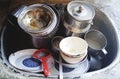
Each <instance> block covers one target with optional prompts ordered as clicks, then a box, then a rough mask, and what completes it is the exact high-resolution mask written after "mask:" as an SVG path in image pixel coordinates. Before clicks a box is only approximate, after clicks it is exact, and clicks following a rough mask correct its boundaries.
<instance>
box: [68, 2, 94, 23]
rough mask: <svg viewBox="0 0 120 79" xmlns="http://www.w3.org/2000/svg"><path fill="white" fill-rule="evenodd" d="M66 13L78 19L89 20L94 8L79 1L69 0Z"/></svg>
mask: <svg viewBox="0 0 120 79" xmlns="http://www.w3.org/2000/svg"><path fill="white" fill-rule="evenodd" d="M67 11H68V13H69V14H70V15H71V16H72V17H73V18H75V19H76V20H78V21H84V20H90V19H93V17H94V16H95V10H94V8H93V7H92V6H91V5H89V4H87V3H84V2H81V1H71V2H70V3H69V4H68V5H67Z"/></svg>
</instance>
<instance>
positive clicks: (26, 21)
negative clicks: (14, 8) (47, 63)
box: [18, 4, 59, 48]
mask: <svg viewBox="0 0 120 79" xmlns="http://www.w3.org/2000/svg"><path fill="white" fill-rule="evenodd" d="M18 24H19V26H20V27H21V28H22V29H23V30H24V31H25V32H27V33H28V34H30V35H31V36H32V39H33V44H34V46H35V47H36V48H43V47H44V48H47V47H48V44H49V43H50V38H51V37H52V36H54V34H55V33H56V31H57V29H58V28H57V26H58V24H59V14H58V13H57V11H56V10H55V9H53V8H52V7H50V6H48V5H45V4H33V5H30V6H27V7H26V8H24V9H23V10H22V11H21V13H20V14H19V16H18Z"/></svg>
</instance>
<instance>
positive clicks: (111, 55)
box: [1, 9, 120, 77]
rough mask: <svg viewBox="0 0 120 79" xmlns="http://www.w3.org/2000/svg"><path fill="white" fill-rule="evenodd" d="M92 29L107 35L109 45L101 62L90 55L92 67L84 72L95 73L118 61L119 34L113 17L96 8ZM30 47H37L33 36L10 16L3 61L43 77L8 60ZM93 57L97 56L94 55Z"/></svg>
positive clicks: (3, 36) (4, 35)
mask: <svg viewBox="0 0 120 79" xmlns="http://www.w3.org/2000/svg"><path fill="white" fill-rule="evenodd" d="M91 29H97V30H99V31H101V32H102V33H103V34H104V35H105V36H106V38H107V46H106V48H105V49H106V50H107V51H108V54H107V55H106V56H104V57H103V58H102V59H101V60H98V61H97V60H96V61H97V62H99V63H97V62H92V61H91V60H90V57H91V56H90V57H88V60H89V61H90V69H89V70H88V72H87V73H84V74H95V73H100V72H101V71H105V70H107V69H110V68H111V67H113V66H114V65H115V64H116V63H117V61H118V57H119V53H120V52H119V40H118V35H117V32H116V29H115V25H114V23H113V22H112V21H111V18H109V17H107V16H106V15H105V14H104V13H103V12H101V11H100V10H98V9H96V15H95V17H94V19H93V25H92V27H91ZM30 48H32V49H33V48H35V47H34V46H33V43H32V37H31V36H30V35H29V34H27V33H26V32H25V31H23V30H22V29H21V28H20V27H19V25H18V24H17V19H16V18H15V17H14V16H12V15H10V16H8V18H7V19H6V21H5V24H4V25H3V28H2V30H1V56H2V60H3V62H4V63H5V64H6V65H7V66H8V68H10V69H11V70H14V71H15V72H18V73H20V74H25V75H28V76H41V77H42V76H44V75H43V73H30V72H25V71H21V70H19V69H17V68H15V67H13V66H12V65H11V64H10V63H9V61H8V57H9V56H10V54H11V53H14V52H16V51H18V50H22V49H30ZM92 57H93V58H97V56H94V55H93V56H92ZM94 65H95V66H96V67H95V66H94ZM98 65H99V66H98ZM97 66H98V67H97ZM13 73H14V72H13ZM70 75H71V76H79V75H80V76H81V75H82V74H79V73H77V74H73V75H72V74H70ZM70 75H69V74H67V75H64V76H66V77H70ZM50 77H58V75H52V76H50Z"/></svg>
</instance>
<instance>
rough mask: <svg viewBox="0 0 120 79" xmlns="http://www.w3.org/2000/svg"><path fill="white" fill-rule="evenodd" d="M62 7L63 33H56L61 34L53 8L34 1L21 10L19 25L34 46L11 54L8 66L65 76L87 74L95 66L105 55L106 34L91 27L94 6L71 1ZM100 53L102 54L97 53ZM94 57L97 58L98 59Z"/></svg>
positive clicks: (57, 14) (57, 16)
mask: <svg viewBox="0 0 120 79" xmlns="http://www.w3.org/2000/svg"><path fill="white" fill-rule="evenodd" d="M65 9H66V11H65V12H64V21H63V27H64V29H65V30H62V31H65V33H64V34H63V35H64V36H62V35H61V36H60V35H59V33H58V32H60V33H62V31H60V30H59V29H60V28H61V27H60V25H59V19H60V16H59V12H57V10H56V9H55V8H54V7H52V6H49V5H45V4H34V5H30V6H28V7H26V8H24V9H23V10H22V11H21V13H20V14H19V16H18V24H19V26H20V27H21V28H22V29H23V30H24V31H25V32H26V33H28V34H29V35H30V36H32V43H33V45H34V47H35V48H36V49H24V50H20V51H17V52H15V53H12V54H11V55H10V56H9V62H10V64H11V65H13V66H14V67H15V68H17V69H19V70H22V71H26V72H32V73H35V72H43V73H42V74H44V76H45V77H48V76H50V75H51V74H52V73H58V72H59V71H60V72H59V73H58V75H61V74H62V76H64V75H63V74H74V73H80V74H81V73H86V72H87V71H88V70H89V68H91V66H92V67H94V66H96V64H95V63H94V61H96V62H97V60H98V61H100V60H101V59H102V58H104V56H106V55H107V53H108V52H107V50H106V49H105V47H106V45H107V39H106V37H105V36H104V34H103V33H102V32H100V31H99V30H96V29H91V27H92V24H93V18H94V16H95V10H94V8H93V7H92V6H91V5H90V4H88V3H85V2H81V1H71V2H70V3H68V4H67V6H66V7H65ZM58 26H59V27H58ZM57 33H58V34H57ZM99 51H102V52H99ZM99 53H102V54H103V55H104V56H99V55H100V54H99ZM93 56H96V57H98V58H97V60H96V58H94V57H93ZM89 63H92V65H90V64H89ZM61 69H62V70H61ZM55 70H56V71H55ZM93 70H94V68H93ZM54 71H55V72H54ZM57 71H58V72H57Z"/></svg>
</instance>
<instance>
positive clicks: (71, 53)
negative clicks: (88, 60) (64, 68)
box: [59, 36, 88, 64]
mask: <svg viewBox="0 0 120 79" xmlns="http://www.w3.org/2000/svg"><path fill="white" fill-rule="evenodd" d="M59 47H60V50H61V51H60V55H61V56H62V58H63V59H64V60H65V61H66V62H67V63H71V64H75V63H78V62H80V61H82V60H83V59H84V58H85V57H86V55H87V49H88V44H87V42H86V41H85V40H84V39H82V38H80V37H73V36H72V37H66V38H64V39H62V40H61V41H60V43H59Z"/></svg>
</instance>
